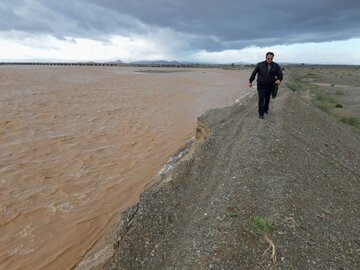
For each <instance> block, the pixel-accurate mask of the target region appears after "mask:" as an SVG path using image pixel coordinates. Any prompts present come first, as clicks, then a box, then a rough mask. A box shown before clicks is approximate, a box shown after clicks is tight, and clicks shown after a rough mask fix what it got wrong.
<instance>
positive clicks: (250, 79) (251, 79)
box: [249, 64, 259, 87]
mask: <svg viewBox="0 0 360 270" xmlns="http://www.w3.org/2000/svg"><path fill="white" fill-rule="evenodd" d="M258 72H259V64H257V65H256V67H255V68H254V71H253V72H252V73H251V76H250V78H249V87H252V82H253V80H255V76H256V73H258Z"/></svg>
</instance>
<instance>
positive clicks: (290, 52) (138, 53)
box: [0, 0, 360, 64]
mask: <svg viewBox="0 0 360 270" xmlns="http://www.w3.org/2000/svg"><path fill="white" fill-rule="evenodd" d="M359 48H360V0H341V1H340V0H302V1H299V0H191V1H189V0H98V1H97V0H68V1H65V0H63V1H62V0H57V1H50V0H2V1H1V2H0V61H9V60H19V59H21V60H23V59H56V60H95V61H96V60H114V59H121V60H122V61H125V62H129V61H135V60H160V59H167V60H178V61H195V62H214V63H231V62H241V61H243V62H252V63H255V62H258V61H261V60H263V59H264V58H265V55H264V54H265V52H266V51H268V50H272V51H274V52H275V60H276V61H278V62H304V63H341V64H360V49H359Z"/></svg>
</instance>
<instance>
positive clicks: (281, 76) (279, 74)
mask: <svg viewBox="0 0 360 270" xmlns="http://www.w3.org/2000/svg"><path fill="white" fill-rule="evenodd" d="M276 77H277V80H276V81H275V84H277V85H279V84H280V83H281V81H282V80H283V73H282V70H281V67H280V65H279V64H277V70H276Z"/></svg>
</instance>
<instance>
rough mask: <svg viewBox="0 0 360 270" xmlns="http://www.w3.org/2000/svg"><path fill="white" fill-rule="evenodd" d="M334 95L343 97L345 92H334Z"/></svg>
mask: <svg viewBox="0 0 360 270" xmlns="http://www.w3.org/2000/svg"><path fill="white" fill-rule="evenodd" d="M335 95H337V96H343V95H345V92H344V91H343V90H336V92H335Z"/></svg>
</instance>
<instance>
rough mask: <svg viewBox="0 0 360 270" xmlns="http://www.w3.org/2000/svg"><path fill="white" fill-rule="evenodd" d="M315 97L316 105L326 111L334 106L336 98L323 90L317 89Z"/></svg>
mask: <svg viewBox="0 0 360 270" xmlns="http://www.w3.org/2000/svg"><path fill="white" fill-rule="evenodd" d="M315 92H316V94H315V97H314V98H313V103H314V105H315V106H317V107H318V108H320V109H321V110H323V111H325V112H329V111H330V109H331V107H333V106H334V103H335V100H334V99H333V98H332V97H330V96H329V95H328V94H327V93H325V92H323V91H315Z"/></svg>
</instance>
